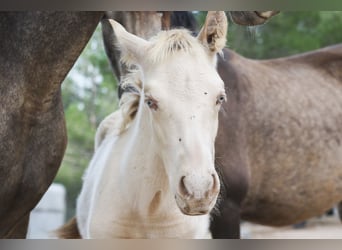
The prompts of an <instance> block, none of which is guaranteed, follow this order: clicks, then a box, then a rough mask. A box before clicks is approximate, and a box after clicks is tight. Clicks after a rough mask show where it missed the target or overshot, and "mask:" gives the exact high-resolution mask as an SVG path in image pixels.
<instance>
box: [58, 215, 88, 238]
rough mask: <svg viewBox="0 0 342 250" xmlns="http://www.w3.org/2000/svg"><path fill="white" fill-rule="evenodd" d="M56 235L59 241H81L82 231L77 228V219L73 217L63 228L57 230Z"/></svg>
mask: <svg viewBox="0 0 342 250" xmlns="http://www.w3.org/2000/svg"><path fill="white" fill-rule="evenodd" d="M54 234H55V235H56V236H57V237H58V238H59V239H81V238H82V237H81V235H80V231H79V230H78V227H77V220H76V217H73V218H72V219H71V220H69V221H68V222H67V223H65V224H64V225H63V226H62V227H60V228H59V229H57V230H56V231H55V232H54Z"/></svg>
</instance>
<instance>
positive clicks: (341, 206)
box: [337, 201, 342, 222]
mask: <svg viewBox="0 0 342 250" xmlns="http://www.w3.org/2000/svg"><path fill="white" fill-rule="evenodd" d="M337 211H338V217H339V218H340V221H341V222H342V201H340V202H339V203H338V204H337Z"/></svg>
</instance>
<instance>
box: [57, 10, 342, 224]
mask: <svg viewBox="0 0 342 250" xmlns="http://www.w3.org/2000/svg"><path fill="white" fill-rule="evenodd" d="M194 13H195V15H196V18H197V20H198V23H199V27H201V24H202V23H203V21H204V18H205V15H206V12H194ZM341 42H342V12H341V11H320V12H317V11H308V12H302V11H292V12H281V13H280V14H278V15H277V16H275V17H273V18H272V19H271V20H270V21H269V22H267V23H266V24H264V25H262V26H257V27H251V28H246V27H242V26H238V25H236V24H233V23H232V22H229V29H228V42H227V47H229V48H230V49H232V50H234V51H236V52H238V53H239V54H241V55H243V56H245V57H249V58H255V59H268V58H276V57H282V56H288V55H293V54H298V53H301V52H305V51H309V50H314V49H318V48H322V47H325V46H328V45H332V44H336V43H341ZM341 70H342V69H341ZM117 85H118V83H117V81H116V78H115V77H114V76H113V73H112V70H111V68H110V65H109V62H108V59H107V57H106V54H105V51H104V47H103V42H102V33H101V25H99V26H98V27H97V29H96V31H95V33H94V34H93V36H92V38H91V40H90V41H89V43H88V45H87V46H86V48H85V49H84V51H83V53H82V54H81V56H80V57H79V59H78V60H77V62H76V64H75V65H74V67H73V69H72V70H71V71H70V73H69V74H68V76H67V78H66V79H65V81H64V83H63V85H62V89H63V91H62V93H63V103H64V110H65V116H66V123H67V132H68V146H67V150H66V153H65V156H64V160H63V163H62V165H61V167H60V170H59V172H58V175H57V177H56V179H55V182H56V183H59V184H62V185H63V186H64V187H65V189H66V193H65V197H66V213H65V215H64V216H63V217H64V219H65V220H68V219H69V218H70V217H72V216H73V215H74V214H75V204H76V198H77V195H78V193H79V191H80V188H81V185H82V175H83V172H84V170H85V169H86V167H87V165H88V163H89V161H90V159H91V157H92V154H93V149H94V135H95V131H96V128H97V126H98V125H99V123H100V122H101V121H102V119H103V118H104V117H105V116H106V115H108V114H109V113H111V112H113V111H114V110H116V109H117V106H118V95H117ZM63 195H64V194H63ZM341 230H342V229H341Z"/></svg>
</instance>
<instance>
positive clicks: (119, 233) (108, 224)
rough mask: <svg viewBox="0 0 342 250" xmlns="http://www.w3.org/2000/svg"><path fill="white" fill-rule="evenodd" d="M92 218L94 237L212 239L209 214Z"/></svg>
mask: <svg viewBox="0 0 342 250" xmlns="http://www.w3.org/2000/svg"><path fill="white" fill-rule="evenodd" d="M93 221H96V223H92V226H91V236H92V238H107V239H109V238H121V239H122V238H126V239H137V238H149V239H153V238H189V239H190V238H210V233H209V218H208V215H204V216H185V215H181V214H179V215H178V214H177V215H171V216H170V215H166V216H165V217H163V216H160V217H142V216H141V215H139V214H137V213H134V212H132V213H130V214H128V215H121V216H116V217H115V218H114V217H113V216H110V215H108V214H107V215H105V214H98V215H97V216H95V218H94V220H93ZM199 225H200V226H199Z"/></svg>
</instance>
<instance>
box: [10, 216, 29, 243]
mask: <svg viewBox="0 0 342 250" xmlns="http://www.w3.org/2000/svg"><path fill="white" fill-rule="evenodd" d="M29 219H30V215H29V214H28V215H25V216H24V217H22V218H21V219H20V220H19V221H18V223H17V224H16V225H15V226H14V227H13V228H12V230H11V231H10V232H9V233H8V234H7V235H6V236H5V238H7V239H25V238H26V234H27V228H28V223H29Z"/></svg>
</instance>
